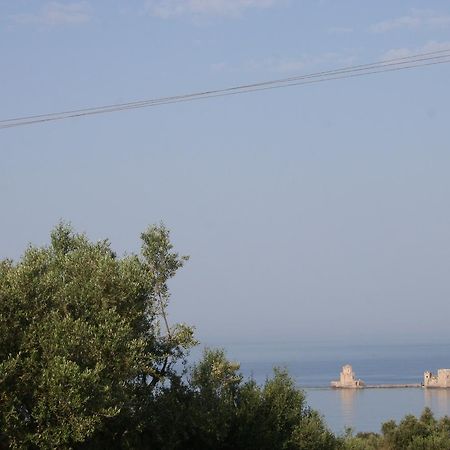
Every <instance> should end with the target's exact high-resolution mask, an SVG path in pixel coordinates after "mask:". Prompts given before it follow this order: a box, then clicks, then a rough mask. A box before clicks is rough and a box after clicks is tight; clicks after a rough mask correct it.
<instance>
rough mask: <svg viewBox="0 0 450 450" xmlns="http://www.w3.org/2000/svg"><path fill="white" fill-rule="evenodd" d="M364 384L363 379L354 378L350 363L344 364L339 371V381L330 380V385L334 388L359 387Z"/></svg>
mask: <svg viewBox="0 0 450 450" xmlns="http://www.w3.org/2000/svg"><path fill="white" fill-rule="evenodd" d="M363 386H365V384H364V381H362V380H357V379H356V378H355V373H354V372H353V368H352V366H351V365H350V364H346V365H345V366H344V367H343V368H342V371H341V374H340V376H339V381H332V382H331V387H334V388H354V389H356V388H361V387H363Z"/></svg>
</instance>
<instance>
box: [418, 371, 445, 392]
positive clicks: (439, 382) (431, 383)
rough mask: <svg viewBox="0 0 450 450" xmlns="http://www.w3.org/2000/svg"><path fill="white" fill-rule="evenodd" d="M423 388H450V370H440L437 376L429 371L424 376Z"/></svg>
mask: <svg viewBox="0 0 450 450" xmlns="http://www.w3.org/2000/svg"><path fill="white" fill-rule="evenodd" d="M423 387H425V388H450V369H439V370H438V371H437V375H433V374H432V373H431V372H429V371H427V372H425V373H424V374H423Z"/></svg>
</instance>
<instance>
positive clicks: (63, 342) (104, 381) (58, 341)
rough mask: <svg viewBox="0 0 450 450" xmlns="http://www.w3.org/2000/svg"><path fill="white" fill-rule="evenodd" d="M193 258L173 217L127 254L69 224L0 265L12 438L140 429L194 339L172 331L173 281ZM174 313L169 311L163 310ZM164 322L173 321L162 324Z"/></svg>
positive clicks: (1, 344)
mask: <svg viewBox="0 0 450 450" xmlns="http://www.w3.org/2000/svg"><path fill="white" fill-rule="evenodd" d="M185 260H186V258H184V257H180V256H179V255H178V254H177V253H175V252H173V251H172V246H171V244H170V240H169V233H168V231H167V230H166V229H165V228H164V226H154V227H150V228H149V229H148V230H147V231H146V232H144V233H143V234H142V252H141V255H131V256H127V257H124V258H118V257H117V256H116V255H115V253H114V252H113V251H112V250H111V248H110V244H109V242H108V241H101V242H96V243H93V242H90V241H89V240H88V239H87V238H86V236H84V235H82V234H75V233H74V232H73V231H72V229H71V228H70V227H69V226H67V225H64V224H60V225H59V226H57V227H56V228H55V229H54V230H53V232H52V234H51V244H50V245H49V246H48V247H43V248H37V247H32V246H30V247H29V248H28V249H27V250H26V251H25V253H24V255H23V257H22V258H21V259H20V261H19V262H18V263H13V262H12V261H9V260H6V261H2V262H1V264H0V336H1V341H0V421H1V423H0V425H1V430H2V438H3V440H4V441H5V442H7V443H8V445H9V446H11V447H17V448H20V447H29V448H31V447H33V446H34V447H36V448H64V447H71V446H73V445H75V444H76V443H80V442H84V441H86V440H87V439H88V438H90V437H92V436H94V434H95V433H99V432H100V431H102V430H114V434H115V435H116V438H117V439H119V440H120V439H121V438H122V437H123V436H126V435H130V434H133V432H135V430H136V427H137V426H138V424H139V421H141V420H142V415H141V414H140V412H142V411H143V410H145V408H146V405H147V403H148V402H149V401H150V399H151V398H152V396H154V395H155V389H156V386H157V384H158V382H163V381H164V379H166V378H167V377H169V376H170V373H171V368H172V365H173V363H174V362H176V361H177V360H178V359H180V358H182V357H183V355H184V353H185V351H186V349H188V348H189V347H190V346H191V345H192V344H193V343H194V340H193V333H192V329H191V328H189V327H186V326H182V325H177V326H175V327H172V328H167V329H165V330H163V329H162V327H161V320H160V319H161V315H163V316H164V314H165V307H166V306H167V302H168V299H169V294H168V288H167V282H168V280H169V279H170V278H171V277H172V276H174V274H175V273H176V271H177V270H178V269H179V268H181V267H182V266H183V263H184V261H185ZM164 317H165V316H164ZM163 327H165V325H163Z"/></svg>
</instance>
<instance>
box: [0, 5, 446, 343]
mask: <svg viewBox="0 0 450 450" xmlns="http://www.w3.org/2000/svg"><path fill="white" fill-rule="evenodd" d="M448 47H450V5H449V3H448V1H434V0H432V1H427V2H425V1H396V2H391V1H386V0H383V1H378V2H369V1H364V2H363V1H356V0H354V1H348V0H343V1H339V2H337V1H331V0H316V1H312V0H311V1H308V0H304V1H302V0H298V1H297V0H183V1H181V0H149V1H145V0H139V1H138V0H135V1H119V0H110V1H101V0H100V1H95V2H94V1H81V2H77V1H75V2H71V1H67V2H66V1H54V2H46V1H32V0H26V1H25V0H15V1H14V2H12V1H0V55H1V60H0V99H1V101H0V119H6V118H11V117H15V116H22V115H28V114H35V113H45V112H53V111H61V110H66V109H76V108H80V107H88V106H97V105H103V104H110V103H115V102H123V101H133V100H139V99H147V98H153V97H160V96H166V95H176V94H180V93H181V94H182V93H187V92H195V91H198V90H204V89H210V88H212V89H214V88H222V87H227V86H232V85H236V84H241V83H247V82H253V81H261V80H266V79H273V78H280V77H288V76H291V75H297V74H302V73H309V72H315V71H319V70H326V69H334V68H338V67H341V66H345V65H349V64H362V63H366V62H373V61H378V60H381V59H383V58H389V57H396V56H407V55H410V54H414V53H419V52H425V51H433V50H439V49H443V48H448ZM449 76H450V66H447V65H439V66H432V67H428V68H421V69H416V70H411V71H402V72H399V73H388V74H382V75H376V76H369V77H363V78H358V79H349V80H340V81H331V82H327V83H321V84H320V85H310V86H306V87H297V88H295V87H293V88H288V89H282V90H276V91H270V92H263V93H254V94H247V95H242V96H234V97H228V98H219V99H212V100H207V101H201V102H194V103H184V104H177V105H171V106H163V107H159V108H153V109H142V110H136V111H128V112H121V113H114V114H108V115H103V116H97V117H92V118H80V119H74V120H68V121H62V122H54V123H50V124H45V125H40V126H30V127H20V128H14V129H7V130H0V151H1V163H0V207H1V221H0V256H1V257H13V258H17V257H19V255H20V254H21V252H22V251H23V249H24V248H25V246H26V245H27V244H28V243H29V242H32V243H35V244H44V243H46V242H48V235H49V231H50V229H51V228H52V227H53V226H54V225H55V224H56V223H57V222H58V221H59V220H60V219H65V220H68V221H71V222H72V224H73V225H74V227H75V228H76V229H77V230H79V231H85V232H87V234H88V235H89V236H90V237H91V238H93V239H100V238H104V237H109V238H110V239H111V241H112V245H113V247H114V248H115V249H117V250H118V251H119V252H125V251H137V250H138V248H139V240H138V236H139V233H140V232H141V231H142V230H143V229H144V228H145V227H146V226H147V225H148V224H151V223H155V222H159V221H161V220H162V221H164V222H165V223H166V225H167V226H168V227H169V228H170V229H171V230H172V235H173V238H174V241H175V243H176V246H177V248H178V249H179V250H180V252H182V253H186V254H190V255H191V260H190V262H189V263H188V265H187V266H186V268H185V269H183V271H182V273H180V275H179V276H177V279H176V280H174V282H173V283H172V287H173V305H172V308H171V318H172V320H174V321H175V320H181V321H185V322H188V323H191V324H194V325H196V326H197V331H198V336H199V338H200V339H201V340H203V341H206V342H209V341H211V342H214V343H224V342H226V341H229V340H232V339H234V340H240V341H245V340H263V339H266V340H289V339H303V340H304V339H312V340H314V339H353V338H357V339H365V340H375V339H381V338H386V339H396V340H402V339H409V340H422V339H423V336H427V339H439V338H442V337H445V336H447V331H448V319H447V318H448V317H449V315H450V306H449V302H448V298H449V296H450V284H449V277H448V274H449V272H450V208H449V207H448V205H449V194H450V181H449V176H448V173H449V167H450V152H449V145H448V143H449V138H448V124H449V123H450V113H449V109H448V105H449V103H450V90H449V89H448V83H449Z"/></svg>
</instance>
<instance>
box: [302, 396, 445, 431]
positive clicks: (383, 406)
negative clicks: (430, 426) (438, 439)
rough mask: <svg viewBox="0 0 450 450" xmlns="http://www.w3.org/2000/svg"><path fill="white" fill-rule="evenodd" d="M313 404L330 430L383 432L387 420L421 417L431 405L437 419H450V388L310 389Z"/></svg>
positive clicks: (309, 398)
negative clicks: (382, 426) (347, 428)
mask: <svg viewBox="0 0 450 450" xmlns="http://www.w3.org/2000/svg"><path fill="white" fill-rule="evenodd" d="M306 393H307V398H308V403H309V405H310V406H311V407H312V408H314V409H317V410H319V411H320V412H321V413H322V415H323V416H324V417H325V420H326V421H327V423H328V425H329V427H330V428H331V429H332V430H333V431H334V432H336V433H341V432H343V431H344V429H345V428H346V427H351V428H353V430H354V431H356V432H359V431H375V432H379V431H380V427H381V424H382V423H383V422H386V421H387V420H390V419H394V420H396V421H399V420H401V419H402V418H403V417H404V416H405V415H406V414H414V415H415V416H420V414H421V413H422V411H423V409H424V408H425V407H426V406H428V407H429V408H431V410H432V411H433V413H434V414H435V416H436V417H442V416H444V415H449V416H450V389H422V388H398V389H397V388H393V389H306Z"/></svg>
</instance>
